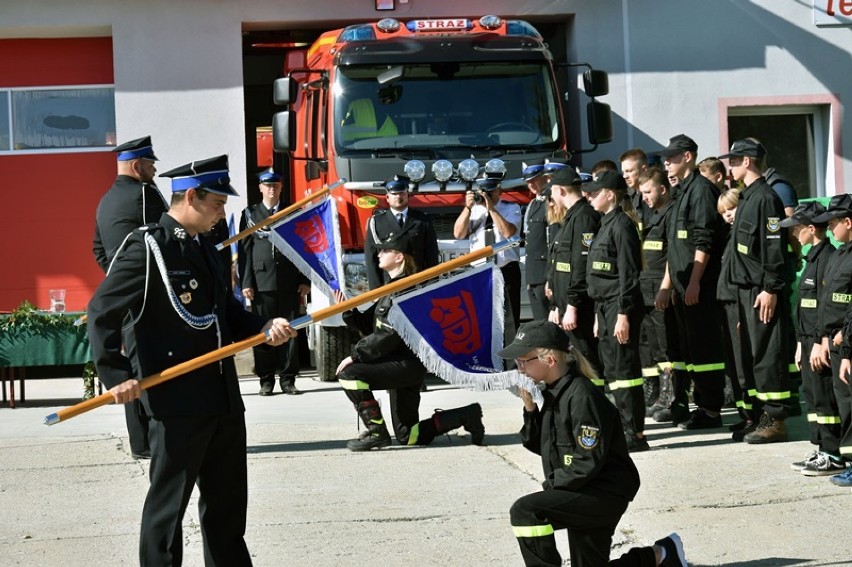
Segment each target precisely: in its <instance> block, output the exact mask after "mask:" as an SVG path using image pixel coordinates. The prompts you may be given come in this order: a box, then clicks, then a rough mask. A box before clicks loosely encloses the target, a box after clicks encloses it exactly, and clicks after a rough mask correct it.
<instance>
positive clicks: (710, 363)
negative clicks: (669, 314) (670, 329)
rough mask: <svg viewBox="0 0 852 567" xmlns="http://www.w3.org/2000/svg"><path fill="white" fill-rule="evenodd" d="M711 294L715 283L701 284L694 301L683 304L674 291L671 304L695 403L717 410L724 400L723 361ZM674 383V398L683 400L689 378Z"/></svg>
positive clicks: (712, 295) (717, 320) (714, 298)
mask: <svg viewBox="0 0 852 567" xmlns="http://www.w3.org/2000/svg"><path fill="white" fill-rule="evenodd" d="M715 295H716V288H715V286H712V287H711V289H708V290H706V291H705V289H704V288H703V287H702V289H701V292H700V294H699V299H698V303H697V304H695V305H686V304H685V303H684V302H683V295H682V294H678V297H677V301H676V302H675V303H674V306H673V309H674V314H675V320H676V321H677V328H678V338H679V341H678V343H679V346H680V352H681V354H682V355H683V363H684V365H685V367H686V371H687V372H688V374H689V379H690V380H691V381H692V383H693V384H694V385H695V388H694V391H693V399H694V400H695V405H697V406H698V407H700V408H703V409H706V410H710V411H712V412H718V411H720V410H721V409H722V404H724V403H725V393H724V391H725V363H724V361H723V358H722V337H721V334H722V333H721V328H720V326H719V325H720V323H719V317H718V312H717V307H716V297H715ZM675 387H676V391H675V399H676V400H678V403H683V401H684V400H686V399H688V393H689V391H688V388H689V380H685V379H683V380H680V379H679V380H676V381H675Z"/></svg>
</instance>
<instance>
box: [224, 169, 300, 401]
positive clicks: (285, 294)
mask: <svg viewBox="0 0 852 567" xmlns="http://www.w3.org/2000/svg"><path fill="white" fill-rule="evenodd" d="M257 178H258V181H259V190H260V194H261V195H262V200H261V202H260V203H257V204H255V205H251V206H249V207H246V208H245V209H244V210H243V214H242V217H241V219H240V232H242V231H243V230H245V229H246V228H248V227H251V226H254V225H255V224H257V223H259V222H262V221H264V220H266V219H267V218H269V217H270V216H272V215H273V214H275V212H276V210H277V209H278V208H279V207H280V206H281V204H280V199H281V189H282V185H283V184H282V182H281V176H280V175H278V174H277V173H275V172H274V171H272V170H271V169H269V170H266V171H263V172H261V173H260V174H259V175H258V176H257ZM269 234H270V230H269V228H268V227H266V228H263V229H261V230H257V231H255V232H253V233H252V234H251V235H249V236H248V237H247V238H244V239H243V240H241V241H240V252H239V255H238V258H239V265H240V269H239V274H240V280H241V288H242V294H243V297H245V298H246V299H248V300H250V301H251V302H252V308H253V309H254V312H255V313H257V314H258V315H260V316H261V317H263V318H264V319H271V318H272V317H284V318H286V319H294V318H296V317H298V316H299V306H300V305H301V301H302V298H303V297H305V296H306V295H307V294H308V293H309V292H310V291H311V286H310V280H309V279H308V278H307V277H305V276H304V274H302V273H301V272H299V270H298V269H297V268H296V266H294V265H293V262H291V261H290V260H288V259H287V258H286V257H285V256H284V255H283V254H282V253H281V251H280V250H278V249H277V248H276V247H275V245H274V244H273V243H272V241H271V240H270V239H269ZM254 371H255V374H257V376H258V377H259V378H260V392H259V395H261V396H270V395H272V389H273V387H274V386H275V374H276V373H278V376H279V384H280V386H281V391H282V392H283V393H285V394H290V395H297V394H301V393H302V392H301V391H300V390H299V389H298V388H296V376H297V375H298V374H299V344H298V341H291V342H289V343H287V344H286V345H282V346H280V347H276V348H269V347H266V346H262V347H257V348H255V349H254Z"/></svg>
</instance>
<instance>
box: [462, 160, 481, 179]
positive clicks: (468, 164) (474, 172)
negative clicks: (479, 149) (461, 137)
mask: <svg viewBox="0 0 852 567" xmlns="http://www.w3.org/2000/svg"><path fill="white" fill-rule="evenodd" d="M478 176H479V164H478V163H476V160H475V159H466V160H464V161H463V162H461V163H460V164H459V177H461V178H462V179H464V180H465V181H473V180H474V179H476V178H477V177H478Z"/></svg>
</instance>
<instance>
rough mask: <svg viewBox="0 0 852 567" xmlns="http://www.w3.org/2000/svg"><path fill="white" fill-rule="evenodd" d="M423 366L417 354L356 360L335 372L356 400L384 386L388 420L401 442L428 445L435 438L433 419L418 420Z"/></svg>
mask: <svg viewBox="0 0 852 567" xmlns="http://www.w3.org/2000/svg"><path fill="white" fill-rule="evenodd" d="M425 377H426V369H425V368H424V367H423V365H422V364H421V363H420V361H419V360H417V359H416V358H405V359H402V360H382V361H376V362H355V363H353V364H350V365H349V366H347V367H346V368H345V369H344V370H343V372H341V373H340V374H338V375H337V379H338V381H339V383H340V386H341V387H342V388H343V391H344V392H346V396H347V397H348V398H349V399H350V400H351V401H352V403H353V404H354V405H355V408H356V409H357V408H358V404H359V403H361V402H366V401H369V400H374V399H375V398H374V397H373V392H372V390H387V391H388V395H389V396H390V411H391V423H392V424H393V432H394V435H395V436H396V439H397V441H399V443H400V444H401V445H428V444H429V443H431V442H432V440H433V439H434V438H435V433H434V426H433V425H432V420H431V419H427V420H424V422H423V423H421V422H420V386H421V385H422V384H423V379H424V378H425Z"/></svg>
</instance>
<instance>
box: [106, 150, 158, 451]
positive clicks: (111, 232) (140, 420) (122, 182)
mask: <svg viewBox="0 0 852 567" xmlns="http://www.w3.org/2000/svg"><path fill="white" fill-rule="evenodd" d="M113 151H114V152H117V153H118V177H116V179H115V183H113V184H112V187H110V189H109V191H107V193H106V194H105V195H104V196H103V197H102V198H101V202H100V203H99V204H98V209H97V213H95V240H94V243H93V246H92V248H93V252H94V253H95V260H96V261H97V262H98V265H99V266H100V267H101V269H102V270H103V271H104V272H106V271H107V270H108V269H109V265H110V262H112V259H113V257H114V256H115V252H116V250H118V247H119V246H121V243H122V242H124V239H125V238H126V237H127V235H128V234H130V232H132V231H133V230H134V229H136V228H138V227H140V226H142V225H145V224H148V223H153V222H157V221H158V220H160V215H162V214H163V213H164V212H166V211H167V210H168V208H169V206H168V205H167V204H166V201H165V200H164V199H163V196H162V194H161V193H160V190H159V189H157V186H156V185H154V182H153V179H154V174H155V173H157V168H155V167H154V162H155V161H157V156H155V155H154V148H153V146H152V145H151V137H150V136H145V137H144V138H138V139H136V140H131V141H129V142H127V143H124V144H121V145H120V146H118V147H116V148H115V149H114V150H113ZM124 348H125V350H126V351H127V357H128V358H129V359H130V360H133V359H134V355H135V344H134V340H133V334H132V333H130V332H127V333H125V337H124ZM124 411H125V416H124V417H125V421H126V422H127V434H128V437H129V439H130V454H131V455H133V457H134V458H137V459H147V458H149V457H150V456H151V449H150V447H149V445H148V417H147V416H146V415H145V413H144V412H143V411H142V406H141V404H139V402H138V401H134V402H132V403H129V404H127V405H125V406H124Z"/></svg>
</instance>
